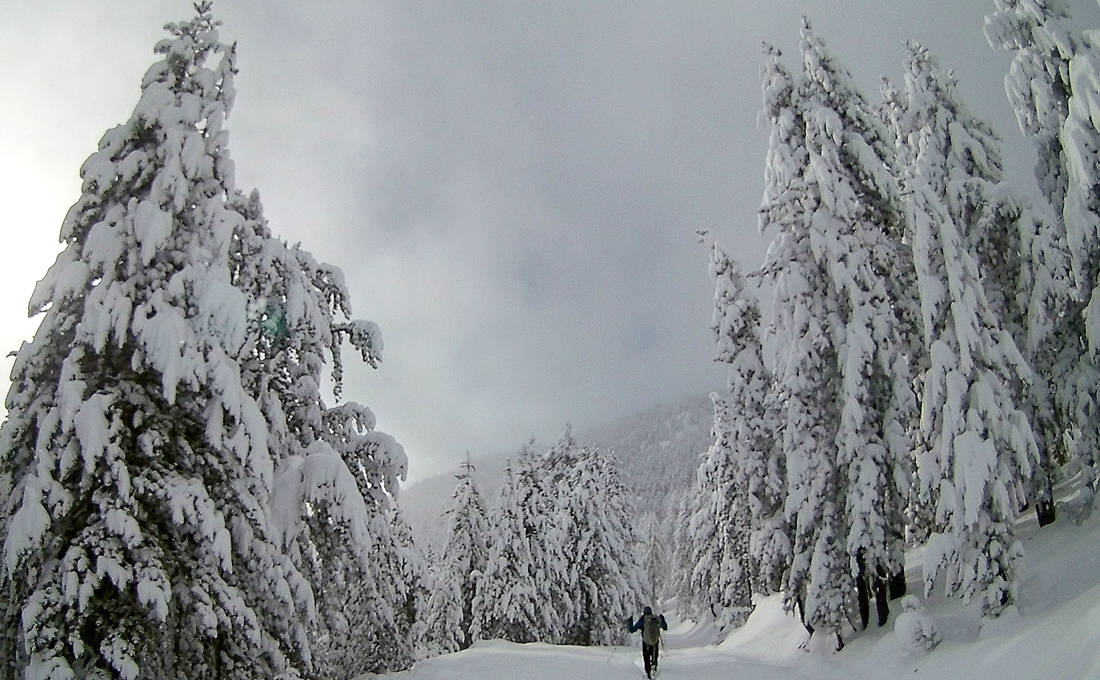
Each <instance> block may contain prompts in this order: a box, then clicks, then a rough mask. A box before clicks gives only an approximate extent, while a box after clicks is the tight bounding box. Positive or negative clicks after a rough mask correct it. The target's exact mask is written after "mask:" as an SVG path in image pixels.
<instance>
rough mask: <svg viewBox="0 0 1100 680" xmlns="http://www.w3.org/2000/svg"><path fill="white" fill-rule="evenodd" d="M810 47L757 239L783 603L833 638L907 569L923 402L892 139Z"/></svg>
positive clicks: (783, 117) (846, 81)
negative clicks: (785, 530) (916, 422)
mask: <svg viewBox="0 0 1100 680" xmlns="http://www.w3.org/2000/svg"><path fill="white" fill-rule="evenodd" d="M801 50H802V57H803V77H802V79H801V80H800V81H799V82H798V83H796V84H795V85H794V87H793V89H792V90H791V91H790V92H791V93H790V96H789V100H788V104H787V107H788V108H787V110H786V111H781V112H779V113H778V116H777V117H778V119H779V121H780V122H779V124H780V125H781V126H786V125H792V124H793V125H798V126H801V132H802V134H804V137H803V139H802V141H803V144H802V148H801V149H792V148H790V146H789V144H788V142H786V141H783V142H781V143H782V148H781V149H779V150H777V152H776V153H774V154H771V153H770V154H769V163H771V162H779V163H781V164H785V163H787V162H794V163H795V165H793V166H791V167H785V168H782V169H776V170H773V169H771V168H769V177H771V176H772V175H773V174H774V176H775V177H776V178H778V179H781V180H785V185H784V184H781V185H778V186H775V187H774V188H771V187H769V190H768V191H767V192H766V194H765V205H764V206H763V208H762V219H763V220H764V222H763V226H764V228H768V227H769V226H770V225H771V224H775V225H776V226H777V227H779V230H780V231H779V233H778V234H777V236H776V241H775V243H774V244H773V246H772V249H771V250H770V252H769V261H768V262H767V263H766V265H765V266H766V270H767V271H770V272H774V274H773V276H775V278H776V300H777V304H776V328H777V330H778V333H779V336H778V338H777V340H778V342H777V346H779V347H783V348H784V351H785V352H786V353H787V354H786V355H785V356H784V357H781V358H780V360H779V361H778V365H777V367H776V379H777V383H778V386H779V390H780V392H779V395H780V397H781V398H782V399H783V400H784V402H785V404H786V406H787V409H786V414H785V415H786V418H785V422H784V423H783V425H782V427H781V429H782V430H783V436H782V439H781V444H780V446H781V447H782V449H783V453H784V458H785V461H786V478H787V483H788V487H787V496H786V506H785V507H786V516H787V520H788V522H789V523H790V525H791V534H792V538H793V558H792V563H791V568H790V571H789V573H788V575H787V579H786V586H785V590H786V601H787V605H788V607H793V606H794V604H795V603H801V604H802V605H803V607H804V615H805V623H806V624H807V625H808V626H810V627H812V628H819V627H820V628H824V629H827V630H830V631H833V632H835V633H836V634H837V635H838V637H839V636H840V634H841V631H842V629H843V628H844V626H845V625H847V609H848V605H849V603H848V599H849V594H850V593H851V591H852V588H853V585H863V583H862V582H863V581H864V580H865V579H867V578H874V579H876V580H877V581H881V580H884V579H885V578H888V577H889V575H890V574H892V573H894V572H895V571H898V570H899V569H900V558H901V539H902V533H903V522H902V520H903V517H902V511H903V498H904V489H903V488H901V487H900V485H899V482H902V481H903V479H901V477H902V476H901V475H899V474H898V472H899V469H900V467H899V465H898V462H897V461H901V460H904V458H905V457H906V456H907V455H908V452H909V449H910V443H909V437H908V427H909V424H910V422H911V420H912V418H913V413H914V410H915V399H914V396H913V394H912V390H911V387H910V381H909V370H908V358H909V357H908V347H909V343H908V342H906V332H907V331H906V328H905V326H904V319H902V318H901V317H900V315H899V314H898V313H897V309H898V304H897V303H896V301H897V300H899V299H900V297H899V295H900V291H901V290H903V289H904V282H905V280H906V279H905V276H906V274H907V272H908V271H909V269H910V268H907V267H906V266H905V263H906V258H905V257H904V249H903V248H902V247H901V243H900V237H901V235H902V233H903V232H904V215H903V213H902V211H901V209H900V206H899V205H898V202H897V199H896V186H895V183H894V181H893V178H892V177H891V175H890V173H889V172H888V170H887V168H889V167H890V166H891V165H892V163H893V156H892V140H891V138H890V136H889V133H888V131H887V130H886V129H885V127H884V125H883V124H882V123H881V121H880V120H879V119H878V118H877V117H876V116H875V115H874V113H873V112H872V111H871V109H870V107H869V106H868V105H867V103H866V102H865V101H864V99H863V97H862V95H860V93H859V91H858V90H857V89H856V87H855V85H854V83H853V82H852V80H851V77H850V76H849V75H848V74H847V73H846V72H845V71H844V70H843V69H842V68H840V67H839V66H838V65H837V64H836V63H835V62H834V61H833V59H832V58H831V57H830V56H829V55H828V54H827V52H826V51H825V48H824V45H823V44H822V43H821V41H820V40H819V39H818V38H817V37H816V35H814V33H813V32H812V31H811V30H810V28H809V25H808V23H807V22H805V21H804V22H803V30H802V41H801ZM773 89H774V90H775V92H776V93H777V94H779V93H782V92H783V89H782V87H779V88H771V87H766V96H767V95H768V93H769V92H771V91H772V90H773ZM766 101H767V100H766ZM766 110H768V106H767V105H766ZM773 119H774V118H773ZM791 121H794V122H793V123H792V122H791ZM773 139H774V138H773Z"/></svg>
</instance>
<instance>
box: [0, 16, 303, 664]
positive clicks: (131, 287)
mask: <svg viewBox="0 0 1100 680" xmlns="http://www.w3.org/2000/svg"><path fill="white" fill-rule="evenodd" d="M196 10H197V15H196V16H195V18H194V19H193V20H191V21H186V22H181V23H177V24H169V25H168V26H167V27H166V28H167V30H168V32H169V33H170V36H171V37H170V38H169V39H166V40H163V41H161V42H160V43H158V44H157V46H156V52H157V53H158V54H161V55H163V58H162V59H161V60H160V61H158V62H156V63H155V64H153V66H152V67H151V68H150V69H149V70H148V71H147V73H146V75H145V77H144V79H143V81H142V93H141V97H140V99H139V101H138V104H137V106H136V108H135V109H134V113H133V115H132V116H131V118H130V119H129V120H128V121H127V122H125V123H123V124H122V125H120V126H118V127H116V128H114V129H112V130H109V131H108V132H107V133H106V134H105V135H104V136H103V138H102V140H101V141H100V144H99V149H98V150H97V151H96V152H95V153H93V154H92V155H91V156H90V157H89V159H88V160H87V161H86V162H85V163H84V165H83V167H82V169H81V176H82V179H83V186H82V194H81V197H80V198H79V200H78V201H77V202H76V204H75V205H74V206H73V207H72V209H70V211H69V213H68V214H67V216H66V218H65V220H64V222H63V224H62V229H61V241H62V243H63V245H64V249H63V251H62V253H61V254H60V255H59V256H58V258H57V261H56V262H55V263H54V265H53V266H52V267H51V268H50V270H49V272H47V274H46V276H45V278H44V279H43V280H42V281H41V282H40V283H39V285H38V286H37V287H36V290H35V293H34V295H33V296H32V299H31V302H30V312H31V314H32V315H33V314H42V315H43V316H42V322H41V325H40V326H39V329H38V331H37V333H36V334H35V338H34V340H32V341H31V342H29V343H25V344H24V345H23V347H22V348H21V349H20V351H19V353H18V355H17V358H16V361H15V366H14V369H13V380H12V388H11V390H10V392H9V395H8V399H7V409H8V419H7V420H6V421H5V423H4V425H3V428H2V432H0V456H2V458H0V469H2V470H3V473H4V477H5V479H6V480H7V481H6V482H5V486H6V487H8V488H6V489H5V491H10V493H7V494H5V500H4V501H3V502H4V504H5V507H4V512H3V516H4V518H5V519H4V520H3V525H2V527H0V535H2V538H3V555H4V564H3V577H2V578H3V581H4V582H3V588H4V590H5V592H6V593H8V595H9V597H8V598H7V601H6V602H5V604H4V605H3V612H2V614H3V617H4V620H3V628H4V629H5V631H7V632H6V633H5V637H4V640H5V642H4V649H3V650H2V658H0V665H3V667H4V671H3V673H2V674H3V675H5V676H8V677H14V676H21V677H24V676H25V677H27V678H40V677H41V678H45V677H51V678H60V677H99V676H101V675H102V676H103V677H121V678H143V677H154V676H169V675H170V676H172V677H178V678H191V677H204V678H205V677H226V678H228V677H233V678H248V677H255V678H269V677H273V676H282V677H296V676H297V675H298V672H299V670H301V669H302V668H304V667H305V665H306V664H307V663H308V650H307V644H306V636H305V631H304V628H303V624H302V619H303V618H304V616H303V615H304V614H306V613H308V608H309V588H308V585H307V584H306V583H305V581H304V579H302V578H301V576H300V575H299V573H298V572H297V570H296V569H295V567H294V565H293V564H292V563H291V562H290V561H289V560H288V559H287V558H286V557H285V556H284V555H283V554H282V553H281V551H279V550H278V548H277V546H276V545H274V543H273V542H272V541H271V540H270V538H269V532H268V527H267V526H266V525H265V512H264V505H265V503H266V501H267V498H266V493H267V489H268V487H269V485H270V484H271V482H272V478H273V471H274V461H273V459H272V456H271V454H270V452H269V449H268V446H267V444H268V439H267V424H266V422H265V419H264V417H263V414H262V412H261V409H260V408H259V406H258V405H257V402H256V400H255V399H254V398H253V396H252V395H251V394H250V393H249V390H248V388H247V386H246V385H245V384H244V381H243V380H242V376H241V371H240V368H239V365H238V362H237V359H238V357H239V356H240V355H241V353H242V351H243V350H244V345H245V343H246V340H247V335H248V310H249V302H250V301H249V299H248V297H247V295H246V294H245V293H244V292H243V291H242V290H240V289H238V288H236V287H234V285H233V281H232V269H233V265H232V263H231V256H230V253H231V251H232V248H233V240H234V237H235V231H236V229H237V228H238V227H240V226H241V224H242V216H241V215H240V214H239V213H238V212H237V211H236V210H234V208H233V206H232V205H231V203H230V201H231V197H233V195H234V186H233V166H232V161H231V160H230V157H229V153H228V147H227V133H226V132H225V130H224V129H223V124H224V120H225V118H226V116H227V115H228V113H229V110H230V108H231V105H232V101H233V75H234V73H235V67H234V49H233V48H232V47H230V46H227V45H225V44H223V43H221V42H220V40H219V37H218V30H217V28H218V22H217V21H216V20H215V19H214V17H213V16H212V15H211V13H210V3H207V2H203V3H199V4H198V5H197V6H196Z"/></svg>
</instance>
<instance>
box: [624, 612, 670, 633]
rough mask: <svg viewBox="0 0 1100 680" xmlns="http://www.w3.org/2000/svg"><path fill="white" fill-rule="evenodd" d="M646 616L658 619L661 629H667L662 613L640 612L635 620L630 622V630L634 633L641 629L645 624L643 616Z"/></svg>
mask: <svg viewBox="0 0 1100 680" xmlns="http://www.w3.org/2000/svg"><path fill="white" fill-rule="evenodd" d="M647 616H652V617H654V618H656V619H660V622H661V630H668V622H667V621H665V615H664V614H642V615H641V616H640V617H639V618H638V620H637V621H635V622H634V623H632V624H630V632H631V633H634V632H636V631H639V630H642V628H643V627H644V626H645V617H647Z"/></svg>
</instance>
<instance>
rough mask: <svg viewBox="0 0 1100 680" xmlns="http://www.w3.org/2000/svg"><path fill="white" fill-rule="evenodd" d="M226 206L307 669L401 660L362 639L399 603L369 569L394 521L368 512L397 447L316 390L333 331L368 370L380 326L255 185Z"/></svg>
mask: <svg viewBox="0 0 1100 680" xmlns="http://www.w3.org/2000/svg"><path fill="white" fill-rule="evenodd" d="M234 204H235V206H236V207H237V209H238V211H239V212H240V213H241V214H242V215H244V216H245V220H244V223H243V224H242V226H241V227H239V228H238V229H237V231H236V234H235V238H234V244H233V247H232V249H231V251H230V259H231V262H232V267H233V271H232V282H233V284H234V285H235V286H236V287H238V288H240V289H242V290H243V291H244V292H245V293H246V294H247V295H248V297H249V300H250V303H249V304H250V314H249V323H248V328H249V331H248V335H247V338H248V340H247V342H246V343H245V349H244V351H243V352H242V353H241V358H240V366H241V374H242V381H243V382H244V384H245V387H246V389H247V390H248V391H249V392H250V393H251V394H254V395H255V396H256V398H257V400H258V402H259V405H260V409H261V411H262V412H263V414H264V417H265V419H266V421H267V425H268V449H269V451H270V452H271V454H272V457H273V458H274V459H275V460H276V475H275V477H276V487H275V489H274V491H275V494H274V495H273V497H272V502H271V505H272V513H273V519H274V520H275V527H274V528H275V531H276V532H277V537H278V538H279V545H280V547H281V548H282V549H283V550H284V551H285V552H287V554H288V555H290V556H291V558H292V559H293V560H294V563H295V564H296V565H297V566H298V568H299V569H300V570H301V571H302V572H303V573H304V574H306V575H307V576H308V578H309V581H310V583H311V585H312V590H313V594H314V598H315V600H316V607H315V609H316V616H314V617H312V623H311V626H310V640H311V648H312V661H313V664H312V666H313V670H312V671H311V673H310V675H311V676H312V677H326V678H327V677H346V676H347V675H349V674H354V673H358V672H363V671H365V670H382V669H387V668H389V669H393V668H400V667H403V666H406V665H408V663H409V662H410V661H411V655H410V654H409V653H408V650H405V651H402V652H401V653H399V654H395V655H389V654H387V653H386V652H384V651H383V650H381V649H374V648H371V647H370V646H369V645H366V644H365V643H364V642H363V639H366V638H370V637H372V635H373V636H374V637H379V636H381V639H389V637H390V631H391V630H392V629H391V628H389V627H387V626H386V625H385V622H387V621H389V620H390V619H391V618H392V617H391V616H390V612H392V610H394V609H395V608H398V607H402V606H404V603H403V602H398V601H397V598H398V597H399V596H398V595H397V593H398V592H401V593H403V592H404V587H405V586H404V584H403V583H402V584H391V585H389V586H388V587H382V581H379V579H378V578H376V577H374V576H371V575H370V571H371V569H372V568H373V567H372V565H377V564H382V563H384V562H386V561H388V560H392V559H394V555H393V554H391V553H394V552H400V550H401V549H400V548H398V547H396V546H390V545H389V544H388V543H387V540H388V539H386V537H387V536H389V535H390V533H391V532H392V531H393V530H394V528H395V527H393V526H390V525H387V524H386V523H385V522H382V521H380V518H384V517H387V516H390V513H391V512H392V511H393V510H392V506H393V505H394V500H393V495H394V493H395V492H396V490H397V486H398V480H399V479H400V478H403V477H404V474H405V469H406V466H407V461H406V457H405V453H404V451H403V449H402V448H401V446H400V445H399V444H397V443H396V442H395V441H394V440H393V438H392V437H390V436H389V435H386V434H384V433H381V432H377V431H375V429H374V428H375V422H374V415H373V414H372V413H371V412H370V410H369V409H367V408H366V407H364V406H361V405H359V404H355V403H348V404H343V405H340V406H337V407H332V408H329V407H327V406H326V405H325V403H324V400H323V399H322V396H321V387H320V385H321V380H322V372H323V370H324V369H325V367H326V366H327V365H328V364H329V363H331V364H332V382H333V386H334V389H335V391H336V393H337V394H339V392H340V389H341V386H342V365H343V362H342V359H341V345H342V343H343V341H344V340H348V341H350V343H351V345H352V346H353V347H354V348H355V349H356V350H358V352H359V354H360V355H361V357H362V358H363V360H364V361H365V362H366V363H367V364H368V365H370V366H372V367H376V366H377V365H378V362H379V360H380V357H381V351H382V340H381V335H380V333H379V331H378V328H377V326H376V325H375V324H373V323H370V322H365V321H358V320H348V317H349V315H350V308H349V307H350V302H349V298H348V292H347V289H346V287H345V285H344V281H343V275H342V273H341V272H340V270H338V269H336V268H334V267H331V266H329V265H326V264H323V263H318V262H316V261H315V260H314V258H313V257H312V256H311V255H310V254H309V253H308V252H306V251H304V250H302V249H301V248H299V247H293V248H292V247H288V246H287V245H286V244H285V243H283V242H282V241H280V240H277V239H276V238H274V236H273V235H272V234H271V231H270V229H269V227H268V225H267V223H266V221H265V220H264V218H263V210H262V206H261V205H260V202H259V197H258V195H257V194H256V193H255V192H253V194H252V196H250V197H249V198H248V199H244V198H243V196H237V197H235V200H234ZM380 545H382V546H385V552H380V550H382V548H380ZM387 578H388V577H387ZM379 588H381V590H379ZM380 593H381V594H380ZM384 595H385V596H388V597H389V600H387V599H386V597H384ZM401 597H403V595H401ZM371 606H377V607H379V608H380V611H372V610H371V609H370V607H371ZM371 628H373V629H374V630H373V631H368V630H366V629H371ZM351 632H355V633H356V634H357V635H356V639H357V640H358V642H357V647H356V650H357V653H356V654H351V655H349V654H346V653H345V651H344V650H343V649H341V646H342V645H346V644H348V643H349V641H350V640H352V639H353V638H352V637H351V635H350V633H351Z"/></svg>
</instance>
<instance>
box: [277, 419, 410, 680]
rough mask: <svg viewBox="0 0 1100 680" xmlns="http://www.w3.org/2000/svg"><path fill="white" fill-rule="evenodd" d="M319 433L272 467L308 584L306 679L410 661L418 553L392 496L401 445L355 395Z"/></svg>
mask: <svg viewBox="0 0 1100 680" xmlns="http://www.w3.org/2000/svg"><path fill="white" fill-rule="evenodd" d="M316 426H317V427H318V431H317V434H318V435H319V438H318V439H316V440H314V441H313V443H312V444H311V445H310V446H309V447H308V449H306V450H305V452H304V453H303V454H302V455H293V456H289V457H287V458H286V459H285V460H284V461H283V462H282V463H281V464H280V466H279V469H278V474H277V476H276V484H275V488H274V491H273V494H272V501H271V506H272V513H273V517H274V519H275V526H276V528H277V531H278V535H279V538H280V541H281V544H282V545H283V546H284V549H285V550H286V551H287V552H288V554H290V555H291V557H292V559H293V560H294V562H295V564H299V565H302V570H303V571H304V572H305V573H307V574H308V576H309V579H310V582H311V583H312V585H313V593H314V598H315V600H316V603H317V610H318V615H317V617H316V618H315V619H314V620H313V622H312V625H311V627H310V639H311V643H312V644H311V646H312V648H313V653H314V654H313V657H314V658H313V670H312V671H311V674H310V675H311V677H317V678H325V679H328V678H339V677H348V676H349V675H356V674H359V673H363V672H367V671H372V672H379V671H384V670H392V669H400V668H405V667H408V666H409V665H410V664H411V663H412V662H413V661H414V660H415V644H416V641H417V625H416V621H417V618H418V608H419V606H420V604H419V602H418V598H420V597H421V595H422V593H421V592H420V591H419V582H420V579H421V574H420V567H419V560H418V559H417V558H416V555H415V552H414V546H413V545H412V541H411V535H410V533H409V530H408V527H407V524H406V523H405V522H404V519H403V518H402V516H401V514H400V510H399V508H398V507H397V505H396V502H395V498H394V496H395V494H396V491H397V488H398V479H399V478H400V477H402V476H403V475H404V469H405V465H406V462H405V461H406V459H405V454H404V450H403V449H402V448H401V446H400V445H399V444H397V443H396V442H395V441H394V440H393V438H392V437H390V436H388V435H386V434H384V433H380V432H378V431H376V430H374V416H373V414H372V413H371V412H370V411H369V409H366V408H365V407H363V406H361V405H359V404H356V403H354V402H350V403H346V404H341V405H339V406H336V407H331V408H327V409H325V410H324V412H323V413H322V414H321V420H320V422H319V423H316Z"/></svg>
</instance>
